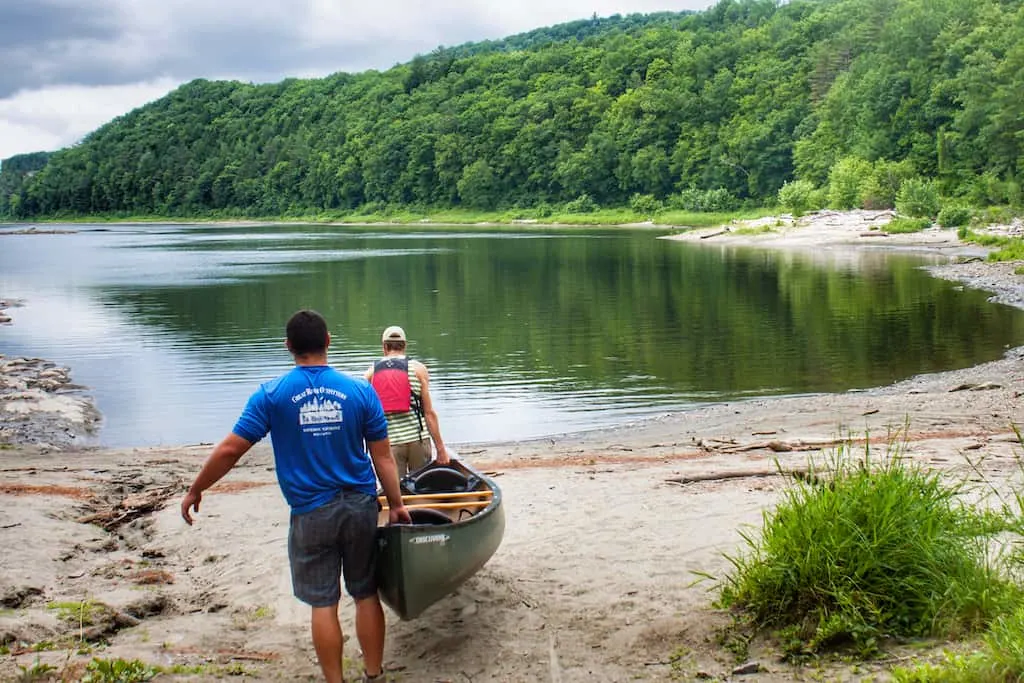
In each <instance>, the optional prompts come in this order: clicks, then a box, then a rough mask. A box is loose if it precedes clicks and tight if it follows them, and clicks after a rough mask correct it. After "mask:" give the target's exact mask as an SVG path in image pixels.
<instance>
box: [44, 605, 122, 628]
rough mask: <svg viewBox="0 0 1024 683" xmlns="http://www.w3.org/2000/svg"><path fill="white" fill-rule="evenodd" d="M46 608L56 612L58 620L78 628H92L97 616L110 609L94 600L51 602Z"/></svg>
mask: <svg viewBox="0 0 1024 683" xmlns="http://www.w3.org/2000/svg"><path fill="white" fill-rule="evenodd" d="M46 608H47V609H50V610H55V611H56V612H57V618H58V619H60V620H61V621H63V622H66V623H68V624H70V625H72V626H78V627H84V626H92V625H93V624H94V623H95V621H96V618H97V616H98V615H99V614H100V613H101V612H102V611H103V610H106V609H108V608H107V606H106V605H103V604H101V603H98V602H94V601H92V600H82V601H81V602H74V601H72V602H51V603H49V604H47V605H46Z"/></svg>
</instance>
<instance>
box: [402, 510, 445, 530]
mask: <svg viewBox="0 0 1024 683" xmlns="http://www.w3.org/2000/svg"><path fill="white" fill-rule="evenodd" d="M409 517H411V518H412V523H413V524H415V525H416V526H436V525H439V524H451V523H452V520H451V519H449V517H448V515H446V514H444V513H443V512H438V511H437V510H430V509H428V508H421V509H413V510H409Z"/></svg>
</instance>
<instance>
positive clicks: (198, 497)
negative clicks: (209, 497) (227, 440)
mask: <svg viewBox="0 0 1024 683" xmlns="http://www.w3.org/2000/svg"><path fill="white" fill-rule="evenodd" d="M202 500H203V494H201V493H193V492H192V489H189V490H188V493H186V494H185V497H184V498H182V500H181V518H182V519H184V520H185V524H188V525H189V526H192V515H191V514H189V509H190V508H191V509H192V510H193V511H195V512H199V503H200V502H201V501H202ZM408 514H409V513H406V515H408Z"/></svg>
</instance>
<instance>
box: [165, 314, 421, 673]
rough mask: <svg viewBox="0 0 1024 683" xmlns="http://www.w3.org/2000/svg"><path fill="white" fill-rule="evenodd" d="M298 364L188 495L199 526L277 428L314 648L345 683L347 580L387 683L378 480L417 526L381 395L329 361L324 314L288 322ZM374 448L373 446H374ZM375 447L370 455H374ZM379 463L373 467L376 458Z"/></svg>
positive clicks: (365, 639) (265, 390)
mask: <svg viewBox="0 0 1024 683" xmlns="http://www.w3.org/2000/svg"><path fill="white" fill-rule="evenodd" d="M286 333H287V346H288V350H289V351H291V353H292V355H293V356H294V357H295V367H294V368H292V370H291V371H289V372H287V373H285V374H284V375H282V376H281V377H278V378H277V379H275V380H271V381H269V382H266V383H264V384H262V385H261V386H260V388H259V389H257V390H256V392H255V393H254V394H253V395H252V396H251V397H250V398H249V403H248V404H247V405H246V406H245V410H244V411H243V412H242V415H241V417H239V418H238V422H237V423H235V427H234V429H233V430H232V431H231V433H230V434H228V435H227V436H226V437H224V440H223V441H221V442H220V444H218V445H217V447H216V448H214V450H213V453H212V454H210V457H209V459H207V461H206V464H204V465H203V469H202V470H201V471H200V472H199V475H198V476H197V477H196V480H195V482H194V483H193V484H192V487H191V488H190V489H189V490H188V493H187V494H186V495H185V498H184V499H183V500H182V501H181V516H182V517H183V518H184V519H185V521H186V522H187V523H188V524H189V525H191V524H192V515H191V512H192V511H195V512H198V511H199V503H200V501H201V500H202V495H203V491H205V490H206V489H208V488H210V487H211V486H213V485H214V484H215V483H217V481H219V480H220V478H221V477H223V476H224V475H225V474H227V473H228V472H229V471H230V470H231V468H232V467H234V466H235V463H237V462H238V460H239V458H241V457H242V456H243V455H245V453H246V452H247V451H248V450H249V449H250V448H251V447H252V445H253V444H254V443H256V442H257V441H259V440H260V439H262V438H263V437H264V436H266V435H267V433H268V432H269V433H270V439H271V442H272V443H273V446H274V462H275V465H276V466H277V480H278V483H279V484H280V485H281V491H282V493H284V497H285V500H287V501H288V504H289V505H290V506H291V508H292V515H291V525H290V528H289V530H288V560H289V563H290V565H291V572H292V588H293V590H294V592H295V596H296V597H297V598H298V599H299V600H302V601H303V602H305V603H307V604H309V605H310V606H311V607H312V608H313V613H312V631H313V646H314V648H315V649H316V654H317V658H318V659H319V660H320V668H321V669H322V670H323V673H324V677H325V678H326V679H327V681H328V682H329V683H341V681H342V646H343V642H344V641H343V639H342V634H341V625H340V623H339V621H338V602H339V601H340V600H341V587H340V585H339V577H340V576H342V575H343V576H344V577H345V590H346V591H348V593H349V595H351V596H352V598H353V600H354V601H355V606H356V635H357V637H358V639H359V644H360V646H361V647H362V650H363V665H364V667H365V677H364V680H365V681H383V680H384V674H383V669H382V666H383V660H384V610H383V609H382V608H381V605H380V599H379V598H378V596H377V511H378V507H377V485H376V480H375V477H374V471H376V479H379V480H380V483H381V486H382V487H383V489H384V494H385V495H386V496H387V500H388V505H389V513H388V516H389V518H390V523H392V524H396V523H400V522H404V523H410V522H411V520H410V519H409V512H408V510H406V509H405V506H404V505H403V504H402V495H401V492H400V490H399V487H398V471H397V468H396V466H395V460H394V457H392V454H391V445H390V443H389V441H388V431H387V421H386V420H385V418H384V410H383V408H382V407H381V404H380V399H378V398H377V394H376V392H374V390H373V389H372V388H371V387H370V385H369V383H367V382H365V381H363V380H362V379H355V378H353V377H349V376H347V375H343V374H342V373H340V372H338V371H336V370H334V369H332V368H330V367H328V365H327V347H328V345H329V344H330V341H331V337H330V334H328V332H327V323H326V322H325V321H324V319H323V317H322V316H321V315H320V314H319V313H317V312H315V311H299V312H298V313H296V314H295V315H293V316H292V317H291V319H290V320H289V321H288V325H287V328H286ZM364 444H365V446H364ZM367 447H368V448H369V456H368V455H367ZM371 461H372V464H371Z"/></svg>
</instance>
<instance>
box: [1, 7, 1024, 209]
mask: <svg viewBox="0 0 1024 683" xmlns="http://www.w3.org/2000/svg"><path fill="white" fill-rule="evenodd" d="M1022 46H1024V0H791V1H790V2H788V3H779V2H777V1H776V0H721V1H720V2H719V3H718V4H717V5H715V6H714V7H712V8H711V9H709V10H707V11H704V12H699V13H686V12H684V13H659V14H650V15H630V16H625V17H623V16H618V15H616V16H614V17H609V18H597V17H592V18H591V19H587V20H581V21H576V22H570V23H567V24H561V25H558V26H552V27H546V28H542V29H537V30H536V31H531V32H528V33H524V34H520V35H517V36H512V37H510V38H507V39H505V40H501V41H485V42H481V43H470V44H466V45H462V46H457V47H450V48H445V47H439V48H438V49H437V50H434V51H433V52H431V53H430V54H426V55H418V56H416V57H415V58H414V59H413V60H412V61H411V62H409V63H407V64H401V65H398V66H395V67H394V68H392V69H389V70H387V71H383V72H378V71H367V72H365V73H360V74H344V73H340V74H335V75H332V76H329V77H327V78H323V79H311V80H300V79H287V80H285V81H282V82H281V83H275V84H269V85H252V84H243V83H236V82H210V81H205V80H197V81H193V82H191V83H188V84H185V85H183V86H181V87H180V88H178V89H177V90H175V91H174V92H172V93H170V94H169V95H167V96H166V97H164V98H162V99H160V100H158V101H156V102H153V103H151V104H149V105H146V106H144V107H142V108H140V109H137V110H135V111H133V112H131V113H129V114H126V115H125V116H122V117H119V118H117V119H115V120H114V121H111V122H110V123H108V124H107V125H105V126H103V127H101V128H100V129H99V130H97V131H95V132H93V133H92V134H90V135H89V136H87V137H86V139H85V140H83V141H82V142H81V144H79V145H76V146H75V147H72V148H69V149H65V150H61V151H60V152H57V153H56V154H54V155H53V156H52V157H49V162H48V163H46V161H47V158H48V157H47V156H46V155H43V156H39V157H33V159H34V160H35V161H33V163H34V164H35V165H34V166H33V167H32V168H31V169H27V167H25V164H26V163H28V161H27V160H26V158H25V157H16V158H14V159H10V160H7V161H5V162H4V163H3V166H2V168H0V216H12V217H31V216H35V215H53V214H59V213H61V212H74V213H83V214H88V213H96V212H123V213H157V214H166V215H182V216H184V215H196V214H204V213H211V212H220V213H222V214H236V215H274V214H283V213H288V212H313V211H331V210H335V211H344V210H351V209H357V208H360V207H363V208H364V209H365V208H370V209H379V208H381V207H385V206H403V205H406V206H408V205H411V206H419V207H430V206H434V207H447V206H455V205H459V204H462V205H468V206H473V207H480V208H500V207H505V206H513V205H518V206H539V205H552V204H557V203H566V202H571V201H574V200H576V199H577V198H579V197H582V196H587V197H588V198H590V201H591V202H593V203H596V204H597V205H601V206H614V205H626V204H628V203H629V201H630V198H631V197H634V196H650V197H653V198H654V200H656V201H663V200H668V201H669V202H670V203H671V202H672V201H673V200H672V199H671V198H672V197H674V196H676V193H678V192H680V191H684V192H688V193H697V194H694V196H698V194H699V193H703V192H712V191H714V192H721V193H724V194H722V196H727V197H730V198H736V199H738V200H744V201H753V202H758V201H773V200H774V199H775V198H776V197H777V196H778V192H779V189H780V188H781V187H782V186H783V185H784V184H785V183H787V182H790V181H793V180H794V179H801V180H807V181H809V182H811V183H813V184H814V185H815V186H818V187H821V186H823V185H825V184H827V183H828V182H829V179H830V177H831V178H832V181H834V182H833V183H832V189H834V190H836V191H837V194H836V195H835V198H836V199H839V200H841V201H839V203H838V204H837V205H842V206H857V205H860V206H875V207H882V206H892V205H893V203H894V201H895V197H896V194H897V192H898V191H899V189H900V184H901V183H902V182H903V181H904V180H905V179H907V178H910V177H914V176H921V177H924V178H935V179H936V180H937V181H938V182H937V184H936V185H935V188H936V189H937V190H939V191H940V192H941V193H942V194H944V195H959V196H962V197H963V198H964V200H965V201H977V202H1019V201H1021V190H1020V187H1021V174H1022V173H1024V99H1022V98H1021V97H1020V93H1021V92H1022V91H1024V47H1022ZM849 159H857V160H860V162H859V163H858V164H857V165H856V167H853V166H850V164H851V163H852V162H847V161H843V160H849ZM40 160H41V163H40ZM837 164H838V166H837ZM844 164H845V165H844ZM847 167H849V168H847ZM836 169H838V170H839V171H842V173H838V175H836V174H837V172H838V171H837V170H836ZM838 179H841V180H842V183H839V184H837V182H838ZM839 185H842V187H839ZM840 190H841V191H840ZM701 196H703V195H701Z"/></svg>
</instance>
